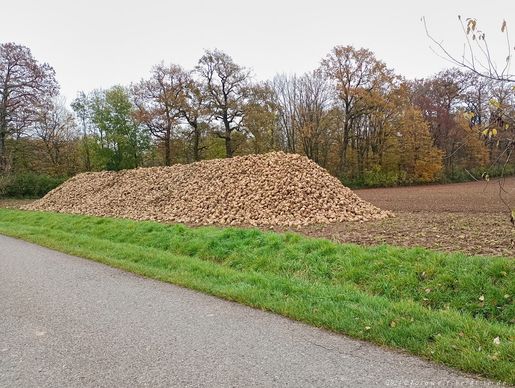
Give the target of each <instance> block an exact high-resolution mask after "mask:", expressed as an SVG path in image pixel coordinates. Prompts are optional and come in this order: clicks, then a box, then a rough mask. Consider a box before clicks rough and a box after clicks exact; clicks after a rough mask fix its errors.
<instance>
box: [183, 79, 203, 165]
mask: <svg viewBox="0 0 515 388" xmlns="http://www.w3.org/2000/svg"><path fill="white" fill-rule="evenodd" d="M183 93H184V98H183V99H182V105H181V107H180V114H181V117H182V118H183V119H184V120H185V121H186V123H187V124H188V127H189V131H187V136H188V138H190V139H191V143H192V144H191V151H192V154H193V160H194V161H199V160H200V159H201V153H202V151H203V150H204V149H205V148H206V147H205V146H203V145H202V144H201V142H202V136H203V135H204V134H205V132H206V130H207V129H208V127H209V124H208V123H209V121H210V120H211V116H210V114H209V110H208V109H207V107H206V96H204V94H203V93H202V88H201V85H200V84H199V82H197V81H196V80H195V79H193V77H191V75H190V74H188V76H187V77H186V78H185V82H184V84H183Z"/></svg>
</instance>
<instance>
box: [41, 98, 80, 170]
mask: <svg viewBox="0 0 515 388" xmlns="http://www.w3.org/2000/svg"><path fill="white" fill-rule="evenodd" d="M33 128H34V135H35V137H36V138H38V139H40V140H41V141H42V142H43V144H44V146H45V151H46V153H47V155H48V158H49V160H50V162H51V164H52V166H53V168H54V170H55V171H58V170H59V167H60V165H61V163H62V160H61V159H62V151H63V149H64V148H66V146H67V145H68V144H70V142H71V141H72V140H73V138H74V137H75V120H74V117H73V114H72V113H71V112H70V111H69V110H68V108H66V105H65V101H64V99H62V98H56V99H54V101H53V103H52V104H51V105H45V106H44V107H42V108H41V109H40V111H39V117H38V119H37V121H36V122H35V124H34V126H33Z"/></svg>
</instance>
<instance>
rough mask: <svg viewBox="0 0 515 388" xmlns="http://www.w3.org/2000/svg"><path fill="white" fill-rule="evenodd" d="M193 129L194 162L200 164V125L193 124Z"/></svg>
mask: <svg viewBox="0 0 515 388" xmlns="http://www.w3.org/2000/svg"><path fill="white" fill-rule="evenodd" d="M192 127H193V160H194V161H195V162H198V161H199V160H200V131H199V130H198V124H196V123H195V124H192Z"/></svg>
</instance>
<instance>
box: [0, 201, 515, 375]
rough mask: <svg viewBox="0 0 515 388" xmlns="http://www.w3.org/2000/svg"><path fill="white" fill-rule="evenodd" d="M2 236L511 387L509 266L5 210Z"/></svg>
mask: <svg viewBox="0 0 515 388" xmlns="http://www.w3.org/2000/svg"><path fill="white" fill-rule="evenodd" d="M0 233H3V234H6V235H10V236H14V237H19V238H22V239H24V240H27V241H31V242H34V243H37V244H40V245H44V246H47V247H49V248H53V249H57V250H59V251H62V252H66V253H70V254H73V255H78V256H82V257H86V258H89V259H93V260H96V261H99V262H101V263H105V264H108V265H111V266H114V267H117V268H121V269H125V270H128V271H131V272H134V273H137V274H140V275H143V276H147V277H150V278H154V279H158V280H162V281H166V282H170V283H174V284H178V285H182V286H185V287H189V288H192V289H196V290H199V291H203V292H206V293H209V294H213V295H216V296H219V297H222V298H225V299H229V300H233V301H237V302H240V303H243V304H247V305H249V306H253V307H257V308H260V309H264V310H269V311H273V312H276V313H278V314H282V315H285V316H287V317H290V318H293V319H296V320H299V321H303V322H306V323H309V324H312V325H315V326H318V327H324V328H326V329H329V330H332V331H335V332H339V333H344V334H347V335H349V336H352V337H355V338H360V339H364V340H368V341H371V342H374V343H377V344H380V345H383V346H388V347H391V348H397V349H403V350H406V351H409V352H411V353H413V354H416V355H419V356H422V357H425V358H427V359H431V360H433V361H436V362H440V363H444V364H446V365H448V366H452V367H455V368H459V369H461V370H463V371H467V372H473V373H478V374H481V375H483V376H485V377H489V378H492V379H495V380H498V381H504V382H507V383H511V384H514V383H515V372H514V371H515V368H514V366H515V344H514V341H515V328H514V325H513V323H514V321H513V320H514V319H515V307H514V303H513V295H514V293H515V280H514V277H513V273H514V269H515V261H514V260H513V259H509V258H488V257H468V256H465V255H461V254H445V253H437V252H432V251H429V250H426V249H421V248H415V249H413V248H411V249H406V248H397V247H391V246H380V247H371V248H367V247H359V246H356V245H350V244H336V243H332V242H330V241H327V240H317V239H311V238H306V237H302V236H300V235H297V234H292V233H286V234H278V233H273V232H263V231H259V230H255V229H238V228H214V227H200V228H190V227H186V226H183V225H164V224H159V223H155V222H137V221H129V220H119V219H109V218H98V217H87V216H79V215H66V214H56V213H42V212H27V211H20V210H12V209H0Z"/></svg>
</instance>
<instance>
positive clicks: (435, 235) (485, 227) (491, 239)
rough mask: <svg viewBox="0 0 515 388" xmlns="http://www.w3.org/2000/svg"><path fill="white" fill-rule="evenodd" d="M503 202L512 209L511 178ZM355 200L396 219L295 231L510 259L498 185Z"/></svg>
mask: <svg viewBox="0 0 515 388" xmlns="http://www.w3.org/2000/svg"><path fill="white" fill-rule="evenodd" d="M503 189H504V190H505V191H506V192H503V197H504V201H505V202H507V204H508V205H509V206H512V207H514V208H515V178H508V179H506V180H505V182H504V184H503ZM355 193H356V194H358V195H359V196H360V197H361V198H363V199H364V200H366V201H369V202H371V203H372V204H374V205H376V206H378V207H380V208H382V209H386V210H393V211H394V212H395V215H396V217H395V218H390V219H386V220H381V221H375V222H367V223H350V222H346V223H338V224H332V225H312V226H307V227H303V228H299V229H298V231H300V232H301V233H304V234H307V235H311V236H317V237H325V238H330V239H332V240H335V241H340V242H353V243H357V244H363V245H370V244H382V243H388V244H393V245H399V246H421V247H426V248H432V249H437V250H442V251H461V252H465V253H468V254H474V255H499V256H508V257H514V256H515V227H513V226H512V224H511V223H510V210H509V208H508V207H507V206H506V204H505V203H503V201H502V200H501V199H500V198H499V181H490V182H488V183H486V182H470V183H458V184H448V185H431V186H416V187H399V188H383V189H365V190H356V191H355Z"/></svg>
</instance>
